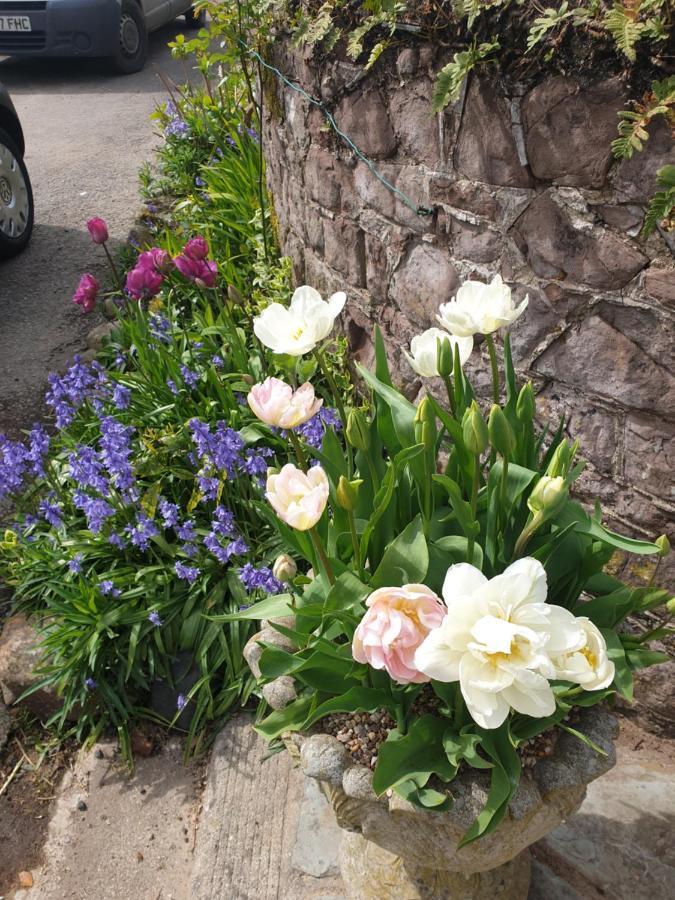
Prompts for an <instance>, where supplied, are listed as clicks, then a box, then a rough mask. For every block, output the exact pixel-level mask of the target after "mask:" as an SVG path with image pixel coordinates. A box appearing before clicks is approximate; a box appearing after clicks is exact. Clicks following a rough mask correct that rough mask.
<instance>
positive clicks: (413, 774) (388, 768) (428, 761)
mask: <svg viewBox="0 0 675 900" xmlns="http://www.w3.org/2000/svg"><path fill="white" fill-rule="evenodd" d="M447 727H448V725H447V721H445V720H443V719H439V718H437V717H436V716H432V715H426V716H422V717H421V718H419V719H417V720H416V721H414V722H413V723H412V725H411V726H410V728H409V729H408V733H407V734H406V735H404V736H401V735H399V734H398V732H397V731H393V732H390V734H389V737H388V738H387V740H386V741H385V742H384V744H382V745H381V746H380V749H379V752H378V757H377V766H376V767H375V773H374V775H373V790H374V791H375V793H376V794H383V793H384V792H385V791H386V790H388V789H389V788H393V787H396V785H398V784H401V783H403V782H405V781H409V780H412V781H414V782H415V784H416V785H417V786H418V787H424V785H425V784H426V783H427V781H428V780H429V778H430V777H431V775H438V777H439V778H441V779H443V780H444V781H451V780H452V779H453V778H454V777H455V775H456V774H457V766H456V765H453V764H452V763H451V762H450V761H449V759H448V757H447V755H446V752H445V749H444V747H443V735H444V733H445V731H446V730H447Z"/></svg>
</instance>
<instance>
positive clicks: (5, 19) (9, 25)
mask: <svg viewBox="0 0 675 900" xmlns="http://www.w3.org/2000/svg"><path fill="white" fill-rule="evenodd" d="M31 30H32V29H31V25H30V17H29V16H0V31H31Z"/></svg>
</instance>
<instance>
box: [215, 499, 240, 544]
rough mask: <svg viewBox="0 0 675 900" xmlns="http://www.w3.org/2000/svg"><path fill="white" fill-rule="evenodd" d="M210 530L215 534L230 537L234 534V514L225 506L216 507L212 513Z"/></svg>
mask: <svg viewBox="0 0 675 900" xmlns="http://www.w3.org/2000/svg"><path fill="white" fill-rule="evenodd" d="M211 529H212V530H213V531H215V532H216V533H217V534H224V535H227V536H229V537H232V536H233V535H234V533H235V526H234V513H233V512H232V510H231V509H228V508H227V507H226V506H222V505H218V506H216V508H215V509H214V511H213V520H212V522H211Z"/></svg>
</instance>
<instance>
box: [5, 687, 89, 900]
mask: <svg viewBox="0 0 675 900" xmlns="http://www.w3.org/2000/svg"><path fill="white" fill-rule="evenodd" d="M0 702H1V701H0ZM9 713H10V716H11V719H12V729H11V731H10V734H9V738H8V741H7V744H6V745H5V747H4V748H3V749H2V750H0V790H2V789H3V787H4V785H5V784H6V783H7V782H8V780H9V779H10V777H11V776H12V773H13V772H14V770H15V767H16V766H17V764H18V763H19V762H20V761H21V762H22V765H21V767H20V768H19V769H18V771H17V772H16V774H15V775H14V776H13V777H12V780H11V781H10V783H9V785H8V786H7V788H6V789H5V790H4V792H3V793H2V795H0V847H2V853H0V898H2V897H4V896H5V895H6V894H9V892H10V891H12V890H13V889H14V888H17V887H19V873H20V872H28V871H30V870H31V869H34V868H35V867H36V866H37V865H38V864H39V863H40V861H41V859H42V847H43V845H44V842H45V838H46V834H47V828H48V825H49V818H50V815H51V811H52V805H53V800H54V799H55V796H56V793H57V789H58V785H59V782H60V781H61V777H62V775H63V773H64V772H65V771H66V769H67V768H68V767H69V766H70V765H71V761H72V759H73V758H74V756H75V753H76V750H77V747H76V744H75V742H74V741H63V742H59V741H56V740H55V739H54V737H53V736H52V735H51V734H49V733H48V732H46V731H45V730H44V729H43V728H42V726H41V725H40V723H39V722H38V721H37V720H35V719H32V718H31V717H30V716H28V715H27V714H26V713H25V712H24V711H23V710H20V709H11V710H9Z"/></svg>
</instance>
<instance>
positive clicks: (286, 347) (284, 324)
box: [253, 285, 347, 356]
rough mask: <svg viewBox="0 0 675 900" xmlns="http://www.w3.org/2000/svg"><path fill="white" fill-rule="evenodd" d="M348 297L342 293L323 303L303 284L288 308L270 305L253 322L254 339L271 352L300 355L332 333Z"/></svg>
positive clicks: (314, 292) (314, 291) (311, 289)
mask: <svg viewBox="0 0 675 900" xmlns="http://www.w3.org/2000/svg"><path fill="white" fill-rule="evenodd" d="M346 300H347V295H346V294H345V293H343V292H342V291H339V292H338V293H337V294H333V295H332V297H329V298H328V300H327V301H326V300H323V299H322V298H321V294H320V293H319V292H318V291H316V290H315V289H314V288H313V287H309V286H308V285H303V287H299V288H298V289H297V290H296V291H295V292H294V294H293V296H292V297H291V304H290V306H289V307H288V308H286V307H285V306H282V305H281V304H280V303H271V304H270V305H269V306H268V307H266V308H265V309H264V310H263V311H262V312H261V313H260V315H259V316H257V317H256V318H255V319H254V321H253V331H254V332H255V335H256V337H257V338H258V340H260V341H261V342H262V343H263V344H264V345H265V346H266V347H269V349H270V350H272V351H273V352H274V353H287V354H288V355H289V356H303V355H304V354H305V353H310V352H311V351H312V350H313V349H314V348H315V347H316V346H317V344H319V343H320V342H321V341H322V340H324V338H327V337H328V335H329V334H330V333H331V331H332V330H333V325H334V323H335V319H336V318H337V317H338V316H339V315H340V313H341V312H342V308H343V306H344V305H345V302H346Z"/></svg>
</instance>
